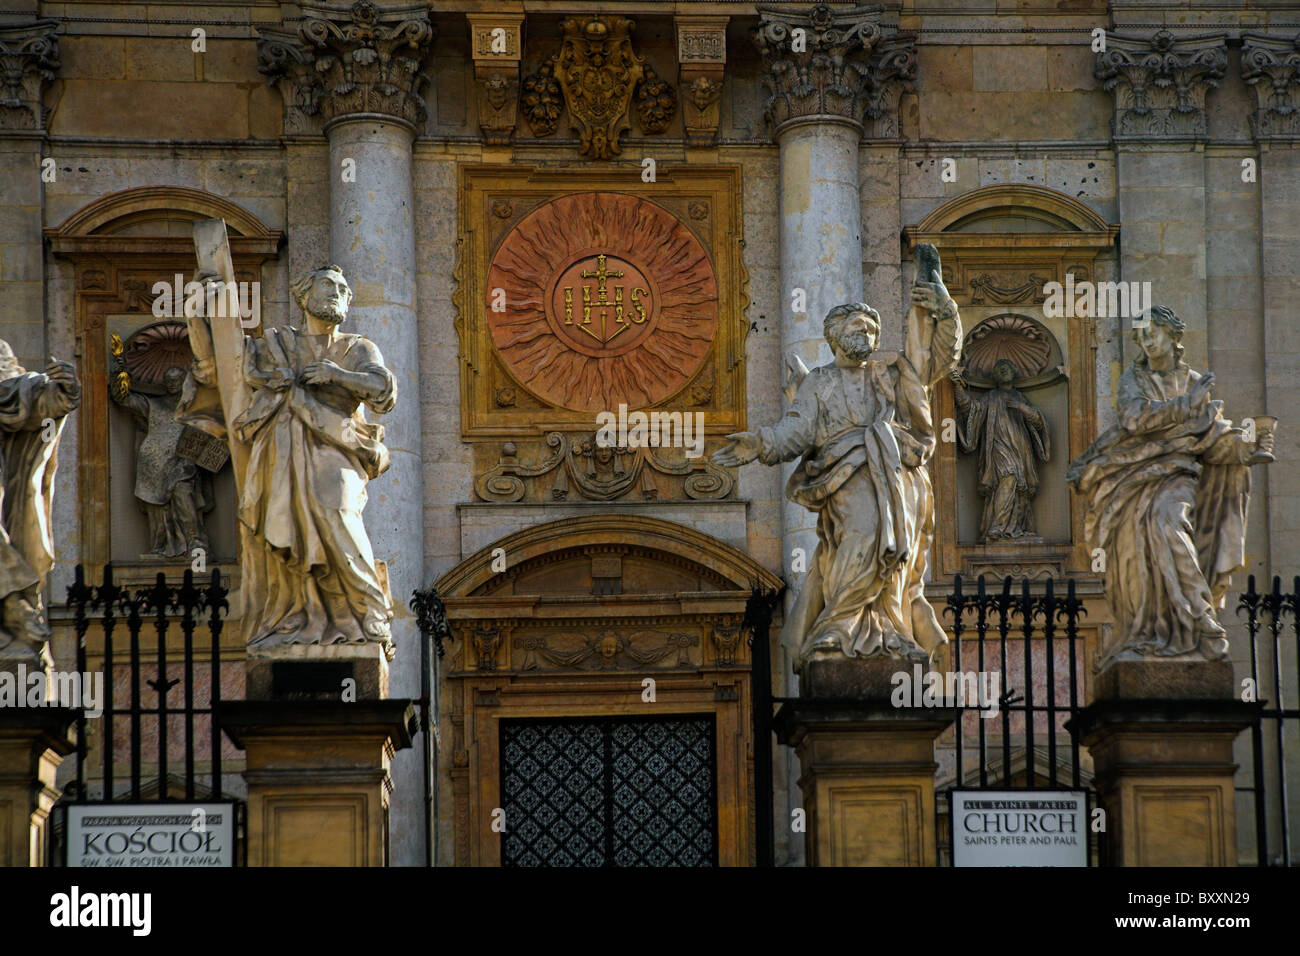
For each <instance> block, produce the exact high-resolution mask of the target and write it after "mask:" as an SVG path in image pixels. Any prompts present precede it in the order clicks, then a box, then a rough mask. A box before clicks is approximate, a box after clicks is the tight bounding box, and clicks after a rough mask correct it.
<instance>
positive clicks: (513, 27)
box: [465, 12, 524, 146]
mask: <svg viewBox="0 0 1300 956" xmlns="http://www.w3.org/2000/svg"><path fill="white" fill-rule="evenodd" d="M465 18H466V19H467V20H468V21H469V35H470V55H471V56H472V57H473V58H474V80H475V82H476V83H477V86H478V125H479V129H480V130H482V131H483V139H484V141H485V142H486V143H487V144H488V145H489V146H504V145H506V144H508V143H509V142H510V140H511V138H512V137H513V136H514V132H515V123H516V121H517V116H518V112H519V59H520V55H521V54H520V51H521V50H522V49H523V32H524V15H523V13H522V12H520V13H467V14H465Z"/></svg>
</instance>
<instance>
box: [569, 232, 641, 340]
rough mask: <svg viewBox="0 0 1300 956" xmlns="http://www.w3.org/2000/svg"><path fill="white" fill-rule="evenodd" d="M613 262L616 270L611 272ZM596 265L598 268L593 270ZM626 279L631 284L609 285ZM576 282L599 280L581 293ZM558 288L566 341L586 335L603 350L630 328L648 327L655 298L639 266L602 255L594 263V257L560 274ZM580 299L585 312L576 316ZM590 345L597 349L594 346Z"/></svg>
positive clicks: (576, 263)
mask: <svg viewBox="0 0 1300 956" xmlns="http://www.w3.org/2000/svg"><path fill="white" fill-rule="evenodd" d="M611 259H613V264H614V266H615V268H610V260H611ZM593 265H594V266H595V268H591V266H593ZM620 266H621V268H618V267H620ZM623 278H627V279H628V280H629V281H628V282H625V283H620V284H618V285H611V284H610V283H609V280H610V279H623ZM575 279H595V280H596V283H595V285H594V286H593V285H591V284H590V283H587V282H584V283H582V284H581V285H580V286H577V288H578V289H580V290H581V291H580V292H576V291H575V283H574V280H575ZM555 288H556V292H558V293H561V294H562V295H563V315H564V329H563V331H564V332H565V333H566V338H570V336H571V335H572V333H573V332H577V331H581V332H584V333H586V335H588V336H589V337H591V338H592V339H595V341H596V343H597V345H596V346H594V347H596V348H599V349H601V350H605V349H608V348H609V347H610V343H612V342H613V341H614V339H616V338H618V336H619V335H621V334H622V333H624V332H626V331H627V330H628V329H629V328H632V327H633V326H644V325H645V324H646V322H647V321H649V319H650V311H649V306H650V303H651V300H652V297H651V294H650V283H649V280H647V279H646V277H645V274H644V273H643V272H642V271H641V270H640V269H638V268H637V267H636V266H635V265H633V264H632V263H630V262H628V261H627V260H625V259H622V258H619V257H615V256H610V255H608V254H606V253H603V252H602V253H598V254H596V256H595V257H594V262H593V257H592V256H590V255H584V256H581V257H580V258H579V259H577V260H576V261H574V262H572V263H570V265H569V267H568V268H567V269H565V270H563V271H562V272H561V273H560V276H559V279H558V281H557V282H556V286H555ZM625 292H626V296H625V295H624V293H625ZM579 296H580V297H581V302H582V312H581V314H580V315H575V313H574V302H575V299H576V298H577V297H579ZM611 296H612V297H611ZM556 304H557V305H559V304H560V303H558V302H557V303H556ZM557 311H559V310H557ZM593 319H594V320H595V321H594V322H593V321H592V320H593ZM570 341H572V338H570ZM574 344H577V343H574ZM619 344H620V345H622V343H619ZM586 345H587V346H588V347H589V348H591V347H593V346H592V343H591V342H587V343H586Z"/></svg>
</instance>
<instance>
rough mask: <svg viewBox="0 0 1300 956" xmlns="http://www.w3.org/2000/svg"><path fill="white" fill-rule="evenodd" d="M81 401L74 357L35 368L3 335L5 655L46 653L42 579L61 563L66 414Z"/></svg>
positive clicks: (0, 534) (0, 429) (0, 622)
mask: <svg viewBox="0 0 1300 956" xmlns="http://www.w3.org/2000/svg"><path fill="white" fill-rule="evenodd" d="M80 403H81V385H80V383H79V382H78V381H77V376H76V372H75V370H74V369H73V367H72V366H71V365H70V364H69V363H67V362H59V361H52V362H50V364H49V366H48V367H47V368H46V369H45V371H44V372H29V371H27V370H26V369H25V368H23V367H22V366H21V365H19V364H18V361H17V359H16V358H15V357H14V353H13V350H12V349H11V348H10V347H9V344H8V343H7V342H5V341H3V340H0V657H4V658H22V659H30V660H39V659H42V658H46V659H47V642H48V641H49V639H50V628H49V624H48V623H47V621H46V619H45V607H44V604H43V602H42V600H41V584H42V582H43V581H44V580H45V575H46V574H47V573H49V570H50V568H52V567H53V566H54V539H53V535H52V531H51V523H50V504H51V501H50V495H51V492H52V490H53V488H54V472H55V468H56V466H57V464H58V459H57V450H58V446H59V436H60V434H61V433H62V430H63V423H64V419H65V418H66V417H67V415H68V413H69V412H71V411H72V410H73V409H75V408H76V407H77V406H78V405H79V404H80Z"/></svg>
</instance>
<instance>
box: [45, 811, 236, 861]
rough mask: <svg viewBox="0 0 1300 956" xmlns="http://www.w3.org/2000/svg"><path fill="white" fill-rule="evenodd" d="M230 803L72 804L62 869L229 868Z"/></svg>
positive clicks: (232, 818)
mask: <svg viewBox="0 0 1300 956" xmlns="http://www.w3.org/2000/svg"><path fill="white" fill-rule="evenodd" d="M234 809H235V807H234V804H233V803H195V804H190V803H184V804H175V803H162V804H159V803H116V804H80V805H78V804H73V805H70V806H69V807H68V842H67V845H68V860H67V865H68V866H94V867H100V868H104V867H128V866H129V867H140V866H147V867H160V866H197V867H228V866H234V865H235V814H234Z"/></svg>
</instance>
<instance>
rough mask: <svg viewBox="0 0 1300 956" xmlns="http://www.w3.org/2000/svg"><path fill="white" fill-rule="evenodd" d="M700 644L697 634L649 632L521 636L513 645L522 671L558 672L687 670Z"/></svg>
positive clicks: (614, 631)
mask: <svg viewBox="0 0 1300 956" xmlns="http://www.w3.org/2000/svg"><path fill="white" fill-rule="evenodd" d="M699 644H700V638H699V635H697V634H685V633H681V632H663V631H649V630H640V631H632V632H630V633H629V632H627V631H623V630H601V631H596V632H594V633H589V634H573V635H571V634H538V635H524V636H520V637H516V638H515V639H514V641H513V642H512V646H513V647H514V648H515V649H516V650H519V651H523V656H522V659H521V660H520V662H519V664H518V668H519V670H524V671H530V670H538V669H541V668H545V667H547V666H549V667H551V668H556V669H560V670H621V669H636V668H650V667H655V666H656V665H657V666H660V667H690V666H692V663H693V662H692V660H691V657H692V655H691V648H692V647H698V646H699ZM670 658H671V660H670Z"/></svg>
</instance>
